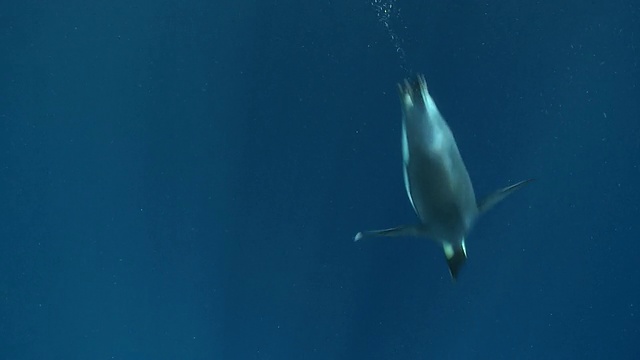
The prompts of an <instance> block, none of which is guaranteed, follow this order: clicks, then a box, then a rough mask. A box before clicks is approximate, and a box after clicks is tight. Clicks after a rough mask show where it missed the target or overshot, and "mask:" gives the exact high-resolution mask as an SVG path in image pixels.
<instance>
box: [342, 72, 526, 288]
mask: <svg viewBox="0 0 640 360" xmlns="http://www.w3.org/2000/svg"><path fill="white" fill-rule="evenodd" d="M398 90H399V94H400V103H401V108H402V160H403V173H404V184H405V189H406V191H407V195H408V196H409V201H410V202H411V206H412V207H413V210H414V211H415V213H416V215H417V216H418V219H419V220H420V221H419V223H418V224H414V225H403V226H398V227H394V228H390V229H384V230H372V231H364V232H359V233H357V234H356V236H355V238H354V241H358V240H361V239H363V238H366V237H374V236H423V237H427V238H431V239H433V240H435V241H437V242H438V243H440V244H441V246H442V248H443V250H444V255H445V258H446V260H447V265H448V267H449V273H450V274H451V277H452V279H453V280H455V279H456V278H457V277H458V274H459V272H460V269H461V268H462V265H463V264H464V262H465V260H466V259H467V250H466V247H465V238H466V237H467V235H468V234H469V232H470V231H471V228H472V227H473V225H474V223H475V221H476V220H477V219H478V217H479V216H480V215H481V214H483V213H484V212H486V211H487V210H489V209H491V208H492V207H493V206H494V205H496V204H497V203H499V202H500V201H502V200H503V199H504V198H506V197H507V196H509V195H511V194H512V193H513V192H515V191H516V190H518V189H520V188H522V187H523V186H524V185H526V184H528V183H529V182H531V181H532V180H533V179H528V180H524V181H520V182H518V183H516V184H513V185H510V186H507V187H505V188H503V189H500V190H498V191H496V192H494V193H492V194H490V195H489V196H487V197H486V198H484V199H483V200H481V201H477V200H476V196H475V193H474V191H473V186H472V185H471V179H470V178H469V173H468V172H467V169H466V167H465V165H464V162H463V161H462V157H461V156H460V151H459V150H458V146H457V144H456V140H455V139H454V137H453V133H452V132H451V129H449V126H448V125H447V123H446V121H445V120H444V118H443V117H442V115H441V114H440V111H438V107H437V106H436V103H435V101H434V100H433V98H432V97H431V95H430V94H429V91H428V90H427V82H426V80H425V78H424V76H423V75H417V76H416V77H415V78H412V79H405V80H404V81H403V82H402V83H401V84H398Z"/></svg>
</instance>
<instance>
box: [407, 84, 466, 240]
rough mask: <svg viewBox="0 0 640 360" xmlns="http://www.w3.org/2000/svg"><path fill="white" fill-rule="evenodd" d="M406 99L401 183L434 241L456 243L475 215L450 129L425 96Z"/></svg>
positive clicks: (461, 163) (430, 100)
mask: <svg viewBox="0 0 640 360" xmlns="http://www.w3.org/2000/svg"><path fill="white" fill-rule="evenodd" d="M426 97H427V99H425V100H426V101H425V105H426V106H425V108H424V109H423V110H420V109H415V108H413V107H412V105H413V103H412V101H411V100H410V99H407V101H405V104H404V105H405V106H406V107H408V108H406V109H405V110H406V111H405V112H404V114H405V115H404V118H403V122H402V155H403V163H404V169H403V173H404V182H405V189H406V191H407V195H408V197H409V201H410V202H411V205H412V206H413V209H414V210H415V212H416V214H417V215H418V217H419V218H420V220H421V222H422V223H423V224H425V225H427V226H428V227H429V232H430V233H431V235H432V236H433V237H435V238H436V240H440V241H448V242H452V243H458V242H460V241H462V240H463V238H464V235H465V232H466V230H467V229H468V228H469V227H470V225H471V223H472V222H473V219H474V218H475V216H476V212H475V195H474V193H473V188H472V186H471V181H470V179H469V175H468V174H467V171H466V168H465V166H464V164H463V162H462V158H461V157H460V154H459V152H458V148H457V145H456V142H455V139H454V138H453V134H452V133H451V130H450V129H449V127H448V126H447V124H446V123H445V121H444V119H443V118H442V117H441V115H440V113H439V112H438V109H437V107H436V106H435V103H434V102H433V100H432V99H431V97H430V96H429V95H428V94H426Z"/></svg>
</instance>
